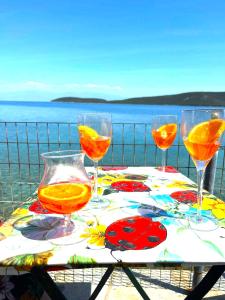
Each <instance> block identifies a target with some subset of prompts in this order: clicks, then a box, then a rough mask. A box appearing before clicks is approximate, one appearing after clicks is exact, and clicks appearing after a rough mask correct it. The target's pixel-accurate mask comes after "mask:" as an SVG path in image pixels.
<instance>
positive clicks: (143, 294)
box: [122, 266, 150, 300]
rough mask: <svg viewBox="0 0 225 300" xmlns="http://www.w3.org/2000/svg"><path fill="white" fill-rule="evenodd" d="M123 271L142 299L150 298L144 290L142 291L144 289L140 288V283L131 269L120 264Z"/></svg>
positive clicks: (147, 299) (148, 299)
mask: <svg viewBox="0 0 225 300" xmlns="http://www.w3.org/2000/svg"><path fill="white" fill-rule="evenodd" d="M122 268H123V271H124V272H125V273H126V274H127V276H128V277H129V279H130V281H131V282H132V283H133V285H134V287H135V288H136V290H137V291H138V292H139V294H140V295H141V297H142V298H143V299H144V300H150V298H149V297H148V295H147V294H146V292H145V291H144V289H143V288H142V286H141V285H140V283H139V282H138V281H137V279H136V278H135V276H134V274H133V273H132V271H131V270H130V269H129V268H127V267H124V266H122Z"/></svg>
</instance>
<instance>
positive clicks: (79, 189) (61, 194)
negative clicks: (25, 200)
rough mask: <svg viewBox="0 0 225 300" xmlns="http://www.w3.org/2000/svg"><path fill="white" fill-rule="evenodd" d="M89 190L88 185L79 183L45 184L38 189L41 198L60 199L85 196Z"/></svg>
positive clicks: (74, 198)
mask: <svg viewBox="0 0 225 300" xmlns="http://www.w3.org/2000/svg"><path fill="white" fill-rule="evenodd" d="M88 192H89V189H88V186H87V185H85V184H81V183H73V182H71V183H58V184H52V185H48V186H45V187H43V188H41V189H40V190H39V197H41V198H42V199H43V198H44V199H48V200H54V201H62V200H64V201H65V200H67V201H70V200H73V201H74V200H76V199H81V198H85V197H86V194H87V193H88Z"/></svg>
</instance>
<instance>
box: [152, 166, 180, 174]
mask: <svg viewBox="0 0 225 300" xmlns="http://www.w3.org/2000/svg"><path fill="white" fill-rule="evenodd" d="M156 169H157V170H159V171H163V167H157V168H156ZM165 172H167V173H179V172H178V171H177V169H175V168H174V167H172V166H166V167H165Z"/></svg>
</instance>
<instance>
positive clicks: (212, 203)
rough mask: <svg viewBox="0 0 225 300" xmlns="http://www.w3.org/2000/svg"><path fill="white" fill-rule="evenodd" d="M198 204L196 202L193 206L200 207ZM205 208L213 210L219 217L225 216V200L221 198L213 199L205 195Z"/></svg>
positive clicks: (203, 206)
mask: <svg viewBox="0 0 225 300" xmlns="http://www.w3.org/2000/svg"><path fill="white" fill-rule="evenodd" d="M198 206H199V205H198V204H194V205H193V207H195V208H198ZM202 209H203V210H211V211H212V214H213V215H214V216H215V217H216V218H217V219H224V218H225V202H224V201H222V200H220V199H215V200H213V199H212V198H208V197H204V198H203V201H202Z"/></svg>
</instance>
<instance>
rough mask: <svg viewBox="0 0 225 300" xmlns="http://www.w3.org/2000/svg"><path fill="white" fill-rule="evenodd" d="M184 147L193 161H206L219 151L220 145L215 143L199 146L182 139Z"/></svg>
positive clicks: (199, 144)
mask: <svg viewBox="0 0 225 300" xmlns="http://www.w3.org/2000/svg"><path fill="white" fill-rule="evenodd" d="M184 145H185V146H186V148H187V151H188V152H189V154H190V155H191V157H192V158H193V159H195V160H203V161H208V160H210V159H211V158H212V157H213V155H214V154H215V153H216V151H217V150H218V149H219V146H220V143H219V142H217V141H215V142H213V143H205V144H201V143H192V142H191V141H189V139H184Z"/></svg>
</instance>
